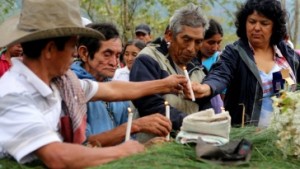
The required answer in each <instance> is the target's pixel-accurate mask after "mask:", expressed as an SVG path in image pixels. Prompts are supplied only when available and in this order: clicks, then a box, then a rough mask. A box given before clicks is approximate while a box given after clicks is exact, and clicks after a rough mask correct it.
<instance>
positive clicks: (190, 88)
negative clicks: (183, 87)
mask: <svg viewBox="0 0 300 169" xmlns="http://www.w3.org/2000/svg"><path fill="white" fill-rule="evenodd" d="M183 72H184V76H185V77H186V78H187V80H188V82H187V83H188V84H187V85H188V87H189V90H190V94H191V97H192V101H195V95H194V91H193V89H192V83H191V80H190V77H189V74H188V72H187V70H186V68H185V66H184V67H183Z"/></svg>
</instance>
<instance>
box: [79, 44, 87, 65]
mask: <svg viewBox="0 0 300 169" xmlns="http://www.w3.org/2000/svg"><path fill="white" fill-rule="evenodd" d="M78 55H79V58H80V59H81V60H82V61H83V62H87V60H88V57H89V52H88V49H87V47H86V46H84V45H80V46H79V47H78Z"/></svg>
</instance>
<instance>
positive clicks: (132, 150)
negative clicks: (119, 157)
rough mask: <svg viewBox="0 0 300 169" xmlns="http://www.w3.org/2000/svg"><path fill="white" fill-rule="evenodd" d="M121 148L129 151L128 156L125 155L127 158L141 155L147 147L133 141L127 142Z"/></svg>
mask: <svg viewBox="0 0 300 169" xmlns="http://www.w3.org/2000/svg"><path fill="white" fill-rule="evenodd" d="M120 146H122V147H123V150H126V151H127V154H125V156H127V155H131V154H136V153H140V152H143V151H144V150H145V146H144V145H143V144H140V143H139V142H138V141H133V140H129V141H126V142H124V143H123V144H121V145H120Z"/></svg>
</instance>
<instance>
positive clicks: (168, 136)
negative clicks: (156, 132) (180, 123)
mask: <svg viewBox="0 0 300 169" xmlns="http://www.w3.org/2000/svg"><path fill="white" fill-rule="evenodd" d="M165 107H166V110H165V113H166V117H167V119H169V120H170V106H169V103H168V102H167V101H165ZM166 140H167V141H169V140H170V133H169V134H168V135H167V136H166Z"/></svg>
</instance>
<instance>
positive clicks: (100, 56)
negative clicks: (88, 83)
mask: <svg viewBox="0 0 300 169" xmlns="http://www.w3.org/2000/svg"><path fill="white" fill-rule="evenodd" d="M121 52H122V42H121V39H120V38H113V39H109V40H107V41H102V42H101V47H100V49H99V50H98V51H97V52H96V53H95V55H94V58H93V59H90V58H88V60H87V62H86V63H85V66H86V67H85V68H86V69H87V71H88V72H90V73H91V74H92V75H93V76H94V77H103V78H107V77H109V78H112V77H113V76H114V74H115V72H116V70H117V68H118V63H119V56H120V54H121Z"/></svg>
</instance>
